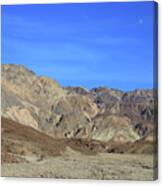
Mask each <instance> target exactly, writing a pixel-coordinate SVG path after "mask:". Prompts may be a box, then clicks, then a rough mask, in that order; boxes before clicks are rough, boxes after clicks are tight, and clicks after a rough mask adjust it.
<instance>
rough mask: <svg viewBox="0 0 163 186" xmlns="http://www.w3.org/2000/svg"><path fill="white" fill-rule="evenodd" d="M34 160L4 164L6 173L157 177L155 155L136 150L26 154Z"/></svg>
mask: <svg viewBox="0 0 163 186" xmlns="http://www.w3.org/2000/svg"><path fill="white" fill-rule="evenodd" d="M25 158H26V159H28V160H29V161H30V163H11V164H7V163H4V164H2V168H1V169H2V176H7V177H10V176H15V177H48V178H72V179H73V178H74V179H75V178H79V179H122V180H125V179H128V180H153V179H154V170H153V156H152V155H133V154H107V153H101V154H98V155H84V154H81V153H80V152H76V151H74V150H72V149H71V148H69V147H68V148H67V150H66V152H64V154H63V155H61V156H56V157H45V158H43V159H39V158H38V159H37V158H36V157H32V156H29V157H25Z"/></svg>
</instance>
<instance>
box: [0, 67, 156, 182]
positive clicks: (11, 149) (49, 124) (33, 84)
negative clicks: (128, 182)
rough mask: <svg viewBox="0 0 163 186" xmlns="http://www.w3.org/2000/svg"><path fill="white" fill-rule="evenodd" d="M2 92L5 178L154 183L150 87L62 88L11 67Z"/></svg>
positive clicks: (153, 104)
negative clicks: (148, 181)
mask: <svg viewBox="0 0 163 186" xmlns="http://www.w3.org/2000/svg"><path fill="white" fill-rule="evenodd" d="M1 90H2V98H1V99H2V109H1V110H2V111H1V112H2V114H1V115H2V175H3V176H27V177H32V176H36V177H55V178H94V179H138V180H152V179H154V178H156V175H155V174H154V170H153V168H156V165H157V163H156V159H154V155H155V154H157V152H156V149H157V148H156V147H157V145H156V128H157V97H156V92H155V91H154V90H134V91H131V92H123V91H120V90H116V89H109V88H106V87H99V88H94V89H92V90H87V89H85V88H82V87H61V86H60V85H59V84H58V83H57V82H56V81H55V80H52V79H50V78H47V77H44V76H39V77H38V76H36V74H35V73H34V72H32V71H30V70H29V69H27V68H25V67H24V66H21V65H13V64H5V65H2V82H1ZM36 170H37V171H36ZM70 170H72V171H70Z"/></svg>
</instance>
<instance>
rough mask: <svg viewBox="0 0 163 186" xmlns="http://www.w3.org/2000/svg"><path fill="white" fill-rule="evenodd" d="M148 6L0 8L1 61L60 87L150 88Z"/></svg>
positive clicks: (150, 12)
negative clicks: (50, 78)
mask: <svg viewBox="0 0 163 186" xmlns="http://www.w3.org/2000/svg"><path fill="white" fill-rule="evenodd" d="M153 7H154V3H153V2H137V3H98V4H56V5H50V4H46V5H10V6H7V5H6V6H2V63H16V64H23V65H25V66H26V67H28V68H30V69H32V70H33V71H35V72H36V74H37V75H46V76H48V77H52V78H54V79H55V80H57V81H58V82H59V83H60V84H61V85H63V86H68V85H71V86H76V85H78V86H84V87H87V88H92V87H97V86H107V87H111V88H118V89H123V90H132V89H136V88H152V87H153Z"/></svg>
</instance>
